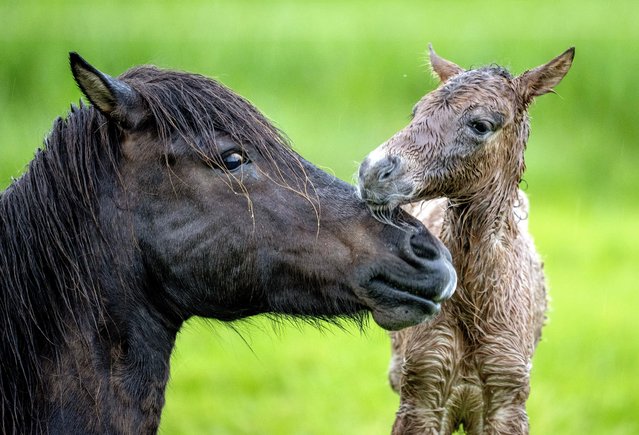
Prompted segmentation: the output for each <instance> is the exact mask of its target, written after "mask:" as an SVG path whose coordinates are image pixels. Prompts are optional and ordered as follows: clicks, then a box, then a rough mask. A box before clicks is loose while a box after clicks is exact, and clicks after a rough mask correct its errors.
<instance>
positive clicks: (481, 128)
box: [469, 120, 495, 136]
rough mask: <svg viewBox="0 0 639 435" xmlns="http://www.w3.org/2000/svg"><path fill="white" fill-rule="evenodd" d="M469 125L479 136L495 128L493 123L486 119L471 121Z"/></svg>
mask: <svg viewBox="0 0 639 435" xmlns="http://www.w3.org/2000/svg"><path fill="white" fill-rule="evenodd" d="M469 125H470V128H471V129H472V130H473V132H474V133H475V134H478V135H480V136H483V135H485V134H487V133H490V132H492V131H494V130H495V127H494V126H493V124H492V123H490V122H488V121H480V120H477V121H471V122H470V124H469Z"/></svg>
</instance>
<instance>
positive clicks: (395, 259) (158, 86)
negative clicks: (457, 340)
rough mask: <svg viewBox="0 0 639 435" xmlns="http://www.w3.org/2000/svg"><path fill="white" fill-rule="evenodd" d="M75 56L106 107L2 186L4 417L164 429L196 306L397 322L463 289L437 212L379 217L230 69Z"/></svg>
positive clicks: (33, 423) (209, 311)
mask: <svg viewBox="0 0 639 435" xmlns="http://www.w3.org/2000/svg"><path fill="white" fill-rule="evenodd" d="M71 68H72V71H73V74H74V77H75V79H76V81H77V83H78V84H79V86H80V88H81V89H82V91H83V92H84V94H85V95H86V97H87V98H88V99H89V101H90V102H91V103H92V105H91V106H89V107H87V106H83V105H80V107H72V109H71V112H70V113H69V115H68V117H67V118H66V119H58V120H57V121H56V123H55V124H54V127H53V130H52V132H51V133H50V135H49V136H48V137H47V139H46V147H45V149H44V150H43V151H39V152H38V153H37V155H36V156H35V158H34V160H33V161H32V162H31V164H30V166H29V169H28V171H27V172H26V173H25V175H24V176H23V177H22V178H20V179H19V180H17V181H16V182H14V183H13V184H12V185H11V186H10V187H9V188H8V189H7V190H6V191H5V192H4V193H3V194H2V195H1V196H0V247H1V249H0V266H1V269H2V277H1V280H0V297H1V299H0V310H1V311H0V328H1V329H2V342H1V347H0V352H1V353H0V358H1V359H2V373H1V375H0V394H1V396H0V400H1V402H0V414H1V418H2V432H4V433H11V432H20V433H23V432H26V433H30V432H54V433H58V432H65V433H87V432H88V433H96V432H108V433H114V432H115V433H148V432H154V431H155V430H156V429H157V427H158V424H159V418H160V413H161V409H162V406H163V403H164V388H165V385H166V381H167V378H168V373H169V371H168V364H169V356H170V353H171V350H172V347H173V344H174V341H175V336H176V333H177V331H178V330H179V328H180V326H181V325H182V323H183V322H184V321H185V320H186V319H188V318H189V317H191V316H195V315H197V316H205V317H209V318H215V319H220V320H226V321H231V320H235V319H241V318H244V317H247V316H251V315H255V314H259V313H272V314H283V315H292V316H301V317H314V318H326V319H329V318H333V317H336V316H337V317H339V316H346V317H351V318H355V319H360V320H361V318H362V313H365V312H366V311H371V312H372V313H373V318H374V319H375V321H376V322H377V323H378V324H379V325H381V326H382V327H384V328H387V329H398V328H401V327H404V326H408V325H412V324H416V323H418V322H420V321H422V320H424V319H426V318H428V317H430V316H432V315H433V314H435V313H436V312H437V311H438V309H439V303H440V302H441V301H442V300H443V299H445V298H446V297H448V296H449V295H450V293H451V291H452V289H453V288H454V285H455V274H454V271H453V270H452V267H451V265H450V256H449V254H448V252H447V251H446V249H445V248H444V247H443V245H441V243H440V242H439V241H437V240H436V239H435V238H434V237H433V236H432V235H430V233H428V232H427V231H426V230H425V229H424V227H423V226H421V225H419V224H418V223H416V221H414V220H411V218H409V217H407V216H405V215H402V214H401V212H398V214H397V215H396V216H395V219H396V221H395V222H400V223H401V224H402V225H384V224H382V223H380V222H378V221H376V220H375V219H373V218H372V217H371V216H370V215H369V213H368V211H367V208H366V206H365V205H364V204H363V203H362V202H360V200H358V199H356V195H355V194H354V190H353V188H351V187H350V186H349V185H347V184H345V183H343V182H341V181H339V180H337V179H336V178H334V177H332V176H330V175H327V174H326V173H324V172H322V171H320V170H319V169H317V168H316V167H314V166H312V165H311V164H309V163H308V162H306V161H304V160H303V159H302V158H300V157H299V156H298V155H297V154H295V153H294V152H293V151H292V150H291V149H290V148H289V147H287V146H286V144H285V141H284V140H283V139H282V137H281V135H280V134H279V133H278V131H277V130H276V129H275V128H274V127H272V126H271V125H270V124H269V123H268V122H267V121H266V119H265V118H264V117H263V116H262V115H261V114H260V113H259V112H258V111H257V110H256V109H255V108H253V107H252V106H251V105H250V104H249V103H248V102H247V101H245V100H244V99H242V98H240V97H238V96H237V95H235V94H234V93H232V92H231V91H229V90H228V89H226V88H225V87H223V86H222V85H220V84H219V83H217V82H215V81H213V80H210V79H207V78H205V77H202V76H199V75H194V74H187V73H181V72H172V71H165V70H160V69H157V68H154V67H139V68H134V69H131V70H129V71H127V72H126V73H124V74H123V75H122V76H120V77H119V78H117V79H116V78H112V77H109V76H108V75H106V74H103V73H101V72H100V71H98V70H96V69H95V68H93V67H92V66H91V65H89V64H88V63H86V62H85V61H84V60H83V59H82V58H80V57H79V56H78V55H76V54H72V55H71Z"/></svg>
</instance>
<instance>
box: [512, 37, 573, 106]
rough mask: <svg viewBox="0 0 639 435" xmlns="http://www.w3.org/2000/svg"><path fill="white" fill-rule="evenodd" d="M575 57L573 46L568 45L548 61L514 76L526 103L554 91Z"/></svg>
mask: <svg viewBox="0 0 639 435" xmlns="http://www.w3.org/2000/svg"><path fill="white" fill-rule="evenodd" d="M574 58H575V47H570V48H569V49H568V50H566V51H564V52H563V53H562V54H560V55H559V56H557V57H556V58H554V59H553V60H551V61H550V62H548V63H546V64H544V65H541V66H538V67H537V68H534V69H531V70H528V71H526V72H524V73H523V74H521V75H520V76H518V77H516V78H515V84H516V86H517V89H518V91H519V94H520V95H521V96H522V98H523V100H524V102H525V103H526V104H528V103H530V102H531V101H532V99H533V98H535V97H538V96H540V95H544V94H547V93H548V92H554V89H553V88H554V87H555V86H557V85H558V84H559V82H560V81H561V79H563V78H564V76H565V75H566V74H567V73H568V70H569V69H570V67H571V66H572V60H573V59H574Z"/></svg>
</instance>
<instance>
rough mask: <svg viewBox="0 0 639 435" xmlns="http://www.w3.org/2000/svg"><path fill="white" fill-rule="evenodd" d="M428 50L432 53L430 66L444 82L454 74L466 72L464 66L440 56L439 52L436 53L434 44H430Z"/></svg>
mask: <svg viewBox="0 0 639 435" xmlns="http://www.w3.org/2000/svg"><path fill="white" fill-rule="evenodd" d="M428 51H429V53H430V67H431V69H432V70H433V73H434V74H435V75H436V76H437V77H439V80H441V82H442V83H444V82H445V81H447V80H448V79H449V78H451V77H452V76H455V75H457V74H460V73H463V72H464V69H463V68H462V67H460V66H458V65H456V64H454V63H453V62H451V61H449V60H446V59H444V58H443V57H439V56H438V55H437V53H435V50H433V44H428Z"/></svg>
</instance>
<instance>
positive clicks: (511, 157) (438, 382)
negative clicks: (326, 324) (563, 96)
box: [360, 49, 574, 434]
mask: <svg viewBox="0 0 639 435" xmlns="http://www.w3.org/2000/svg"><path fill="white" fill-rule="evenodd" d="M573 55H574V51H573V50H572V49H571V50H568V51H567V52H566V53H564V54H563V55H561V56H559V57H557V58H555V59H553V60H552V61H551V62H549V63H548V64H546V65H543V66H541V67H539V68H536V69H533V70H531V71H528V72H526V73H524V74H522V75H521V76H519V77H516V78H513V77H511V76H510V74H509V73H508V72H507V71H505V70H504V69H502V68H499V67H486V68H480V69H478V70H470V71H464V70H463V69H461V68H460V67H458V66H457V65H455V64H453V63H452V62H449V61H447V60H444V59H442V58H440V57H438V56H437V55H436V54H435V53H434V52H433V51H432V50H431V65H432V66H433V69H434V71H435V73H437V75H438V76H439V77H440V79H441V81H442V85H441V86H440V87H439V88H438V89H437V90H436V91H433V92H432V93H430V94H427V95H426V96H425V97H424V98H423V99H422V100H421V101H420V102H419V103H418V104H417V106H416V107H415V113H414V119H413V121H412V122H411V123H410V124H409V125H408V126H407V127H406V128H405V129H403V130H401V131H400V132H398V133H397V134H396V135H395V136H393V137H392V138H391V139H389V141H387V142H386V143H385V144H383V145H381V147H380V149H378V150H376V151H374V154H373V153H371V155H373V158H371V160H372V162H369V161H366V162H364V163H363V164H362V168H363V169H364V171H362V170H360V191H361V193H362V197H363V198H365V199H367V200H368V202H369V204H371V207H373V208H376V209H379V208H383V207H393V206H396V205H401V204H406V203H409V202H412V201H416V200H426V201H424V202H420V203H416V204H411V205H408V206H405V207H406V208H407V209H408V210H409V211H410V212H412V213H413V214H414V215H415V216H417V217H418V218H419V219H420V220H422V222H424V223H425V224H426V226H428V227H429V229H430V230H431V232H433V234H435V235H437V236H439V237H440V239H441V240H442V241H443V242H444V244H445V245H446V246H447V247H448V249H449V250H450V252H451V254H452V256H453V262H454V265H455V269H456V270H457V274H458V286H457V291H456V293H455V295H454V296H453V297H452V299H450V300H449V301H448V302H447V303H445V304H443V307H442V312H441V314H440V316H438V317H437V318H435V319H434V320H432V321H430V322H428V323H425V324H421V325H418V326H415V327H412V328H408V329H404V330H402V331H399V332H395V333H392V350H393V356H392V360H391V368H390V382H391V385H392V387H393V388H394V389H395V390H396V391H397V392H399V394H400V408H399V410H398V412H397V419H396V421H395V424H394V427H393V433H394V434H416V433H419V434H423V433H427V434H450V433H452V432H454V431H455V430H456V429H458V428H459V426H460V425H463V427H464V430H465V431H466V432H467V433H470V434H483V433H489V434H524V433H528V417H527V414H526V400H527V398H528V395H529V391H530V384H529V379H530V370H531V359H532V355H533V352H534V350H535V347H536V345H537V343H538V341H539V338H540V336H541V328H542V326H543V323H544V319H545V311H546V307H547V300H546V291H545V284H544V275H543V266H542V262H541V261H540V259H539V256H538V254H537V252H536V250H535V247H534V244H533V241H532V239H531V237H530V235H529V233H528V228H527V218H528V200H527V198H526V196H525V195H524V193H523V192H521V191H520V190H519V189H518V185H519V182H520V181H521V176H522V173H523V170H524V166H525V165H524V156H523V155H524V150H525V145H526V140H527V138H528V131H529V122H528V116H527V113H526V111H527V107H528V105H529V104H530V102H531V101H532V99H533V98H534V97H535V96H537V95H542V94H544V93H546V92H550V91H551V90H552V87H553V86H555V85H556V84H557V83H559V81H560V80H561V78H563V76H564V75H565V74H566V73H567V71H568V69H569V68H570V65H571V62H572V59H573ZM486 121H487V122H488V123H487V124H486V125H484V126H483V127H486V126H488V127H490V129H489V131H488V132H487V133H486V134H480V133H478V131H479V132H480V131H482V130H484V128H483V127H482V126H478V125H477V123H480V122H486ZM382 156H386V157H382ZM389 156H392V157H390V158H391V161H392V164H389V163H388V162H387V161H386V160H384V159H389ZM376 167H381V168H383V174H382V173H381V171H376V169H375V168H376ZM380 174H381V175H380ZM433 198H438V199H433ZM429 199H430V201H428V200H429Z"/></svg>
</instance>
